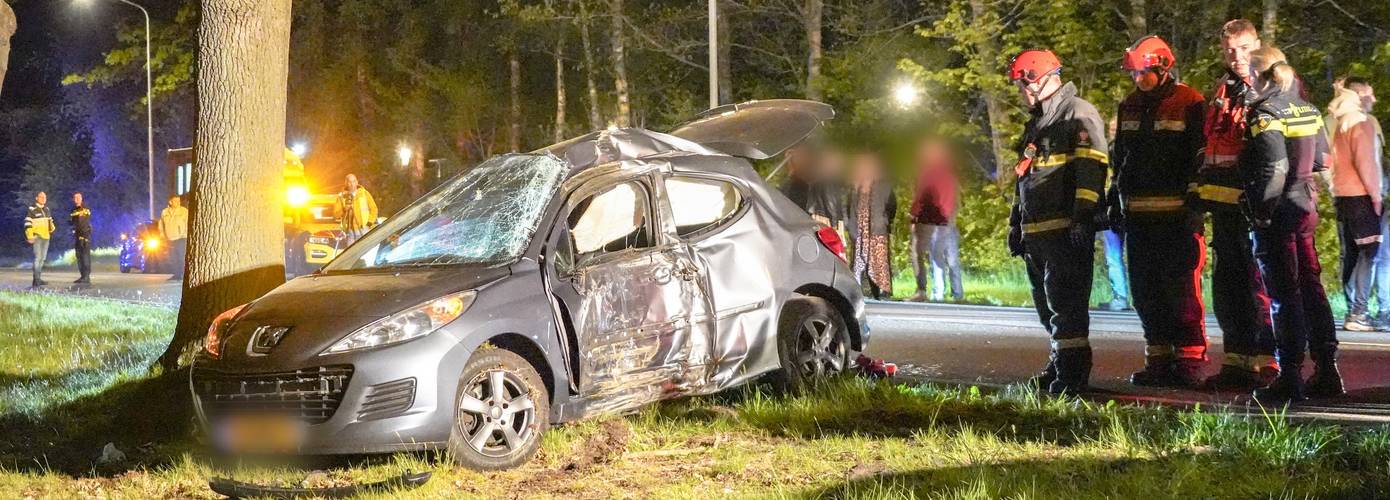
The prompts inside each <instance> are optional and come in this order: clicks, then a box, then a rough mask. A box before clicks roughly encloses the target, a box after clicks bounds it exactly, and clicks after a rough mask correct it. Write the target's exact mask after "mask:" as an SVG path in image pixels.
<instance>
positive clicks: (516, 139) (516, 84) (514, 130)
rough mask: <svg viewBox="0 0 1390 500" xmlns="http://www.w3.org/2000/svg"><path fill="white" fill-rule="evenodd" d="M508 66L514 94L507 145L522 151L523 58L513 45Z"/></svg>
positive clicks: (508, 56)
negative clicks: (518, 54)
mask: <svg viewBox="0 0 1390 500" xmlns="http://www.w3.org/2000/svg"><path fill="white" fill-rule="evenodd" d="M507 67H508V68H510V71H509V73H510V75H511V78H510V80H511V85H510V92H511V95H512V109H511V118H510V121H511V128H510V129H509V132H508V134H507V146H509V147H510V148H511V151H512V152H517V151H521V59H520V58H519V57H518V56H517V50H516V48H515V47H513V48H512V49H511V51H510V53H508V54H507Z"/></svg>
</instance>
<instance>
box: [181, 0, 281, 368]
mask: <svg viewBox="0 0 1390 500" xmlns="http://www.w3.org/2000/svg"><path fill="white" fill-rule="evenodd" d="M289 45H290V0H203V2H202V20H201V25H200V27H199V37H198V49H199V53H198V133H197V142H196V144H197V148H198V149H197V167H196V168H195V169H194V174H193V186H192V187H193V191H192V198H193V200H192V207H191V212H192V214H191V217H190V218H191V220H190V223H189V228H190V231H189V239H188V260H187V264H186V269H187V271H186V273H185V276H186V279H185V280H184V282H183V302H182V304H181V306H180V307H179V319H178V327H177V328H176V329H175V333H174V339H173V340H172V341H171V342H170V344H169V347H168V349H166V350H165V352H164V355H162V356H160V358H159V365H160V366H161V367H163V368H164V369H165V370H166V371H168V370H172V369H174V368H177V366H178V364H179V358H180V357H181V355H182V354H183V352H184V351H185V349H186V348H187V347H189V346H191V345H194V344H196V343H197V341H198V340H200V339H202V338H203V336H204V335H206V333H207V329H208V324H209V323H211V321H212V318H213V317H214V316H216V315H217V314H219V313H221V312H222V311H225V310H227V309H230V308H232V307H234V306H236V305H238V304H244V303H246V302H249V301H251V300H252V299H255V298H256V297H259V296H261V295H262V294H264V293H265V292H267V291H270V289H272V288H275V287H276V286H278V285H280V284H281V283H284V281H285V261H284V221H283V219H282V217H283V213H282V208H281V204H282V203H283V201H284V192H285V189H284V179H283V177H282V175H283V174H282V164H283V162H284V150H285V100H286V94H285V92H286V85H287V73H288V71H289Z"/></svg>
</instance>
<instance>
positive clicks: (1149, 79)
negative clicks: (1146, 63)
mask: <svg viewBox="0 0 1390 500" xmlns="http://www.w3.org/2000/svg"><path fill="white" fill-rule="evenodd" d="M1129 77H1130V79H1131V80H1134V86H1135V87H1138V88H1139V90H1142V91H1144V92H1148V91H1150V90H1153V89H1156V88H1158V86H1159V85H1162V84H1163V77H1164V74H1163V73H1160V72H1159V71H1157V70H1154V69H1145V70H1139V71H1131V72H1129Z"/></svg>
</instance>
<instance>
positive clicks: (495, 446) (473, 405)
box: [454, 369, 536, 458]
mask: <svg viewBox="0 0 1390 500" xmlns="http://www.w3.org/2000/svg"><path fill="white" fill-rule="evenodd" d="M466 387H467V388H466V389H465V390H464V391H463V393H462V394H461V395H460V397H459V402H458V412H459V418H458V419H456V420H455V422H456V423H455V424H454V425H457V426H458V430H459V431H460V433H461V434H462V435H463V436H464V437H465V438H466V439H467V441H468V444H469V446H471V447H472V448H473V450H474V451H477V452H478V453H481V454H483V455H484V456H488V457H494V458H498V457H505V456H508V455H511V454H513V453H516V452H517V451H520V450H522V449H523V448H524V447H525V446H526V444H527V443H528V442H529V441H530V440H532V439H534V438H535V434H536V430H535V425H534V424H535V421H536V405H535V403H534V402H533V401H532V399H531V395H530V393H529V392H527V390H526V387H527V386H526V384H525V383H523V382H522V379H521V377H520V376H518V375H516V374H514V373H512V372H509V371H506V370H501V369H493V370H487V371H484V372H482V373H479V374H478V376H477V377H474V378H473V380H472V381H470V382H469V383H468V385H467V386H466Z"/></svg>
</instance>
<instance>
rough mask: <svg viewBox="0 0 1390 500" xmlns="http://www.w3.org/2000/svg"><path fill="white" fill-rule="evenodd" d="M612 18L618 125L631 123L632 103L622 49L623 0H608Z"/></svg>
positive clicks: (616, 121)
mask: <svg viewBox="0 0 1390 500" xmlns="http://www.w3.org/2000/svg"><path fill="white" fill-rule="evenodd" d="M608 5H609V8H610V9H611V12H610V13H609V14H610V17H611V19H612V21H613V22H612V25H611V27H610V28H611V33H610V34H609V35H610V36H611V37H612V39H613V40H612V42H613V93H615V94H617V96H618V113H617V117H616V118H614V124H616V125H617V126H619V127H629V126H631V125H632V103H631V102H630V97H629V96H628V92H629V89H628V81H627V55H626V53H625V51H624V49H623V0H609V2H608Z"/></svg>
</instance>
